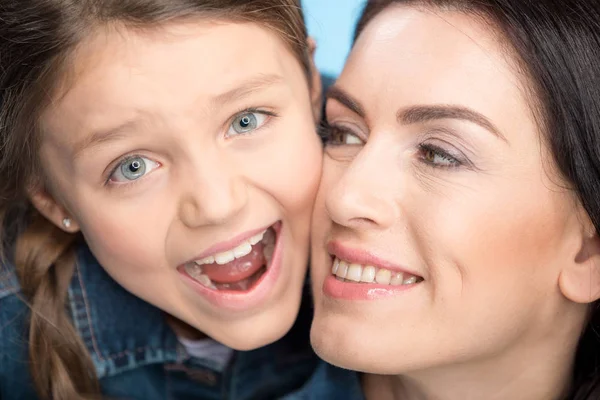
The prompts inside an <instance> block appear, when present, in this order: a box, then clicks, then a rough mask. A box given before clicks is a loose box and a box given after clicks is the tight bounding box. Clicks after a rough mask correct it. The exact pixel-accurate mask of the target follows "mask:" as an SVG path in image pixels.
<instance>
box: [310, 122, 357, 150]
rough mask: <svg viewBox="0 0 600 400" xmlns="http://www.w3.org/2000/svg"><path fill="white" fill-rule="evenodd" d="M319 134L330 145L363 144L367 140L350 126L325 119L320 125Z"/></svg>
mask: <svg viewBox="0 0 600 400" xmlns="http://www.w3.org/2000/svg"><path fill="white" fill-rule="evenodd" d="M319 136H321V139H322V140H323V143H325V145H328V146H344V145H347V146H362V145H364V144H365V142H364V141H363V140H362V139H361V138H360V137H359V136H358V135H357V134H356V133H354V132H353V131H352V130H351V129H350V128H347V127H345V126H343V125H338V124H329V123H328V122H327V121H324V122H323V123H321V124H320V125H319Z"/></svg>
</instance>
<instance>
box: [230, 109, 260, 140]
mask: <svg viewBox="0 0 600 400" xmlns="http://www.w3.org/2000/svg"><path fill="white" fill-rule="evenodd" d="M266 120H267V115H265V114H263V113H259V112H244V113H242V114H239V115H237V116H236V117H235V118H234V119H233V121H232V122H231V125H230V126H229V130H228V131H227V135H228V136H236V135H243V134H246V133H249V132H252V131H254V130H256V129H258V128H260V127H261V126H263V124H264V123H265V122H266Z"/></svg>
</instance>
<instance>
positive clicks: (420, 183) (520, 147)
mask: <svg viewBox="0 0 600 400" xmlns="http://www.w3.org/2000/svg"><path fill="white" fill-rule="evenodd" d="M599 25H600V5H599V4H598V2H590V1H587V0H565V1H562V0H561V1H521V0H483V1H452V0H448V1H445V0H439V1H436V0H432V1H393V0H383V1H382V0H379V1H375V0H373V1H369V2H368V4H367V6H366V9H365V11H364V14H363V16H362V18H361V20H360V22H359V24H358V29H357V35H356V41H355V44H354V46H353V49H352V52H351V55H350V57H349V60H348V62H347V65H346V66H345V69H344V71H343V73H342V75H341V76H340V78H339V80H338V81H337V83H336V84H335V86H334V87H333V88H332V89H331V90H330V91H329V93H328V100H327V106H326V114H327V121H328V124H329V126H330V127H329V129H328V131H329V132H328V137H329V140H328V144H327V147H326V151H325V161H324V166H323V178H322V181H321V187H320V190H319V194H318V196H317V204H316V207H315V213H314V219H313V221H314V226H313V234H314V237H313V246H312V250H313V256H312V266H311V268H312V270H311V272H312V281H313V285H314V297H315V317H314V322H313V326H312V331H311V339H312V343H313V346H314V348H315V350H316V351H317V353H318V354H319V355H320V356H321V357H322V358H324V359H325V360H326V361H328V362H331V363H332V364H334V365H337V366H341V367H344V368H349V369H352V370H356V371H361V372H365V373H366V374H365V375H364V376H363V377H362V382H361V385H362V391H363V392H364V395H365V396H366V398H367V399H378V400H380V399H403V400H413V399H436V400H466V399H486V400H497V399H527V400H538V399H539V400H546V399H589V400H591V399H598V398H600V389H599V386H600V385H599V381H600V378H599V377H598V374H597V372H596V368H597V366H598V362H597V360H598V359H599V356H600V351H599V343H598V338H597V335H596V333H595V330H596V329H597V327H598V319H599V318H600V314H599V313H598V312H597V307H596V301H597V300H598V297H599V296H600V238H599V236H598V230H599V228H600V201H599V200H598V199H599V197H598V193H600V65H599V63H598V59H600V30H599V29H598V26H599ZM331 371H335V370H332V369H328V368H327V367H323V368H322V369H321V371H320V372H319V374H317V376H321V377H323V376H325V375H327V374H331V373H333V372H331ZM335 373H337V374H341V375H344V374H343V373H342V372H340V371H337V372H335ZM315 379H316V378H315ZM349 384H350V383H348V384H347V385H349ZM347 385H346V386H347ZM315 387H316V386H314V382H313V389H314V388H315ZM358 394H359V393H355V395H358Z"/></svg>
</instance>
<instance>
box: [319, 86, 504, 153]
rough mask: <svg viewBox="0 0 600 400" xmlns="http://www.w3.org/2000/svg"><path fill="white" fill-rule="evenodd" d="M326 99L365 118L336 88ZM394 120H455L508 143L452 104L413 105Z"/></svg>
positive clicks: (480, 116) (494, 129)
mask: <svg viewBox="0 0 600 400" xmlns="http://www.w3.org/2000/svg"><path fill="white" fill-rule="evenodd" d="M326 97H327V99H333V100H336V101H338V102H339V103H341V104H342V105H343V106H345V107H346V108H348V109H349V110H350V111H352V112H354V113H355V114H357V115H358V116H359V117H361V118H365V110H364V108H363V106H362V104H361V103H360V101H358V100H357V99H356V98H355V97H353V96H352V95H350V94H349V93H347V92H346V91H345V90H343V89H342V88H340V87H338V86H335V85H334V86H331V87H330V88H329V90H328V91H327V94H326ZM396 119H397V120H398V122H399V123H401V124H405V125H411V124H418V123H423V122H429V121H435V120H438V119H457V120H462V121H468V122H471V123H474V124H476V125H479V126H480V127H482V128H484V129H485V130H487V131H489V132H490V133H492V134H493V135H494V136H496V137H497V138H499V139H501V140H503V141H504V142H506V143H508V140H507V139H506V136H504V135H503V134H502V132H501V131H500V130H499V129H498V128H497V127H496V126H495V125H494V124H493V123H492V122H491V121H490V120H489V119H488V118H487V117H485V116H484V115H483V114H481V113H479V112H477V111H475V110H472V109H470V108H467V107H464V106H460V105H453V104H424V105H414V106H410V107H407V108H403V109H400V110H398V112H397V114H396Z"/></svg>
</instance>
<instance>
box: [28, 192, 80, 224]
mask: <svg viewBox="0 0 600 400" xmlns="http://www.w3.org/2000/svg"><path fill="white" fill-rule="evenodd" d="M28 195H29V201H31V204H33V206H34V207H35V208H36V210H38V212H39V213H40V214H42V215H43V216H44V217H46V219H48V220H49V221H50V222H52V223H53V224H54V225H56V226H57V227H59V228H60V229H62V230H63V231H65V232H67V233H76V232H78V231H79V224H78V223H77V221H75V220H74V219H73V218H72V217H71V216H70V215H69V214H68V213H67V211H66V210H65V208H64V207H63V206H61V205H60V204H59V203H58V202H57V201H56V199H55V198H54V196H52V195H51V194H50V193H49V192H48V191H47V190H46V189H45V188H43V187H41V186H40V187H34V188H31V189H29V191H28Z"/></svg>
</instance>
